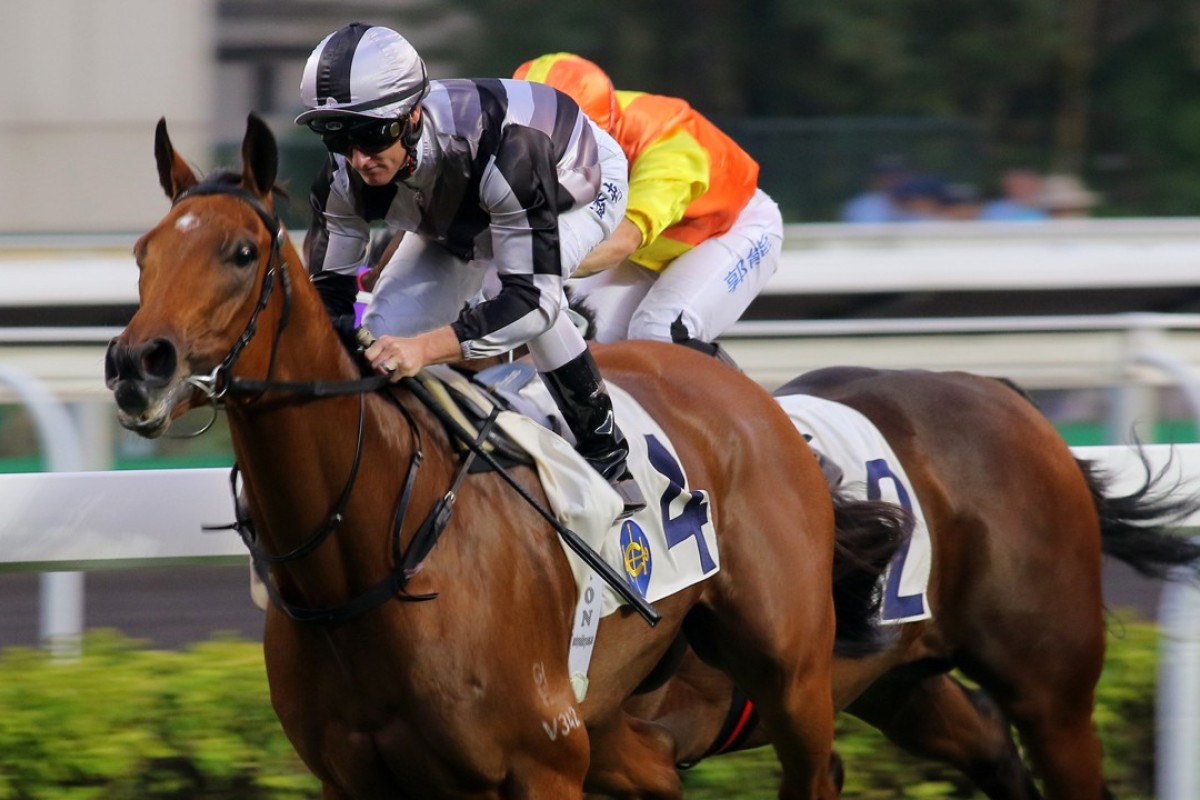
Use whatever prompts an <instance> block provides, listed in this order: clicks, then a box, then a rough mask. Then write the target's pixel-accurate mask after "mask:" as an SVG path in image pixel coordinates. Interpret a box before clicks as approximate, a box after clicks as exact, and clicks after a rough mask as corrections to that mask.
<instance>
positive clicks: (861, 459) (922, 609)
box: [775, 394, 933, 624]
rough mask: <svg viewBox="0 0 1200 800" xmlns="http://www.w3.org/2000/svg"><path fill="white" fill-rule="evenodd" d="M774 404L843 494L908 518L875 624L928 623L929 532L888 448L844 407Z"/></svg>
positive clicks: (807, 399) (815, 401)
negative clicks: (832, 466) (834, 474)
mask: <svg viewBox="0 0 1200 800" xmlns="http://www.w3.org/2000/svg"><path fill="white" fill-rule="evenodd" d="M775 399H776V401H777V402H778V403H779V405H780V406H781V407H782V408H783V410H784V411H785V412H787V415H788V416H789V417H790V418H791V420H792V424H793V425H795V426H796V429H797V430H798V431H800V433H801V434H803V435H804V436H805V438H807V439H808V440H809V442H810V443H811V445H812V447H813V449H814V450H816V451H818V452H820V453H821V454H822V455H823V456H824V457H825V458H827V459H829V460H830V461H833V462H834V463H836V464H837V465H838V467H840V468H841V470H842V472H843V477H842V483H841V486H840V488H841V489H842V490H843V491H845V492H848V493H849V494H850V495H851V496H853V497H855V498H857V499H861V500H884V501H887V502H890V503H895V504H896V505H899V506H901V507H902V508H904V509H906V510H907V511H908V512H909V513H910V514H911V515H912V517H911V518H912V520H913V530H912V532H911V535H910V537H909V540H908V542H907V544H905V545H902V546H901V547H900V549H899V550H897V551H896V555H895V556H893V558H892V563H891V564H890V565H889V566H888V569H887V572H886V573H885V574H884V576H883V578H882V587H881V588H882V591H883V603H882V607H881V610H880V621H881V622H882V623H884V624H899V623H901V622H914V621H916V620H921V619H928V618H929V617H930V616H931V612H930V611H929V603H928V601H927V598H926V592H927V590H928V588H929V569H930V565H931V564H932V557H933V556H932V545H931V542H930V538H929V527H928V524H927V523H926V520H925V513H924V512H923V511H922V510H921V503H920V501H919V500H918V498H917V494H916V492H915V491H914V490H913V488H912V482H911V481H910V480H909V479H908V475H907V474H906V473H905V471H904V465H903V464H901V463H900V459H899V458H898V457H897V456H896V454H895V452H893V451H892V448H891V445H889V444H888V442H887V440H886V439H885V438H884V437H883V434H881V433H880V432H879V429H878V428H876V427H875V425H874V424H872V423H871V421H870V420H869V419H867V418H866V417H865V416H863V415H862V414H861V413H859V412H858V411H856V410H854V409H853V408H850V407H849V406H845V405H842V404H841V403H835V402H833V401H831V400H825V399H822V398H819V397H811V396H809V395H802V394H794V395H786V396H783V397H776V398H775Z"/></svg>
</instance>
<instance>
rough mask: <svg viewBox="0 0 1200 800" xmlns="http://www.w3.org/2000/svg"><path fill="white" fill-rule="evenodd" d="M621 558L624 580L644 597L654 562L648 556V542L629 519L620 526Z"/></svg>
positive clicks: (639, 529) (641, 531) (640, 530)
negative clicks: (623, 566) (623, 567)
mask: <svg viewBox="0 0 1200 800" xmlns="http://www.w3.org/2000/svg"><path fill="white" fill-rule="evenodd" d="M621 558H622V561H623V562H624V565H625V579H626V580H627V581H629V585H630V586H632V587H633V588H634V589H637V591H638V594H640V595H641V596H642V597H645V596H646V591H647V590H648V589H649V588H650V570H651V569H652V568H653V566H654V562H653V558H652V556H651V555H650V540H649V539H648V538H647V537H646V533H645V531H643V530H642V528H641V526H640V525H638V524H637V523H636V522H634V521H633V520H631V519H627V520H625V522H624V523H622V525H621Z"/></svg>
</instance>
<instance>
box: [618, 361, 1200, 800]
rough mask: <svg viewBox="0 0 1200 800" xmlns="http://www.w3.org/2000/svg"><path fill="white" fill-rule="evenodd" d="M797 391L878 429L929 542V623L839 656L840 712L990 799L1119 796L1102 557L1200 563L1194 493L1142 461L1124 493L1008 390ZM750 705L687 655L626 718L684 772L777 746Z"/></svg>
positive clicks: (983, 382)
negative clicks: (1105, 670) (1106, 669)
mask: <svg viewBox="0 0 1200 800" xmlns="http://www.w3.org/2000/svg"><path fill="white" fill-rule="evenodd" d="M797 393H799V394H807V395H815V396H817V397H822V398H826V399H828V400H834V401H837V402H840V403H843V404H845V405H848V406H850V407H852V408H854V409H857V410H858V411H859V412H861V413H862V414H864V415H865V416H866V417H867V418H868V419H870V420H871V421H872V422H873V423H874V424H875V426H876V427H877V428H879V429H880V431H881V432H882V433H883V435H884V437H885V438H886V439H887V441H888V442H889V444H890V445H891V447H892V449H893V450H894V451H895V453H896V455H897V457H898V458H899V459H900V461H901V463H902V465H903V467H904V469H905V470H906V471H907V473H908V476H909V478H910V479H911V481H912V484H913V487H914V489H915V492H916V494H917V496H918V499H919V502H920V504H921V505H922V507H923V508H924V511H925V513H926V515H927V518H928V526H929V531H930V537H931V540H932V544H933V568H932V574H931V577H930V586H929V595H928V599H929V602H930V605H931V607H932V613H933V617H932V619H929V620H924V621H920V622H911V623H907V624H904V625H903V626H901V629H900V630H899V631H897V635H896V639H895V642H894V644H893V645H892V646H891V647H889V648H887V649H886V650H884V651H883V652H880V653H879V654H877V655H874V656H869V657H867V658H865V659H861V660H858V661H854V662H848V661H844V660H841V659H836V660H835V663H834V684H833V685H834V702H835V705H836V707H837V708H838V709H839V710H843V709H844V710H846V711H848V712H849V713H851V714H853V715H855V716H857V717H860V718H861V719H863V720H864V721H866V722H868V723H869V724H871V725H873V726H875V727H876V728H878V729H879V730H880V731H881V732H883V733H884V734H885V735H886V736H887V737H888V738H889V739H891V740H892V741H893V742H895V743H896V744H898V745H900V746H901V747H902V748H904V749H906V750H908V751H910V752H912V753H914V754H916V755H919V756H925V757H931V758H934V759H938V760H941V761H943V762H946V763H948V764H950V765H952V766H954V767H956V768H958V769H959V770H961V771H962V772H963V773H965V774H966V775H967V776H968V777H969V778H970V780H971V781H972V782H973V783H974V785H975V786H976V787H977V788H978V789H979V791H980V792H982V793H983V794H984V795H986V796H987V797H989V798H993V800H1031V799H1032V798H1039V797H1042V796H1043V794H1042V792H1044V796H1045V797H1047V798H1056V799H1058V800H1062V799H1064V798H1070V799H1072V800H1074V799H1075V798H1078V800H1099V799H1100V798H1104V797H1111V794H1110V792H1109V791H1108V789H1107V788H1106V786H1105V782H1104V778H1103V775H1102V771H1101V743H1100V742H1099V741H1098V739H1097V736H1096V733H1095V729H1094V726H1093V723H1092V710H1093V705H1094V694H1095V687H1096V683H1097V681H1098V680H1099V677H1100V673H1101V669H1102V667H1103V663H1104V651H1105V634H1106V630H1105V610H1104V606H1103V599H1102V595H1101V559H1102V555H1109V556H1112V557H1115V558H1117V559H1119V560H1121V561H1123V562H1125V563H1127V564H1130V565H1131V566H1133V567H1134V568H1136V569H1137V570H1138V571H1139V572H1141V573H1142V574H1144V575H1148V576H1152V577H1159V578H1163V577H1168V570H1169V569H1170V568H1171V567H1173V566H1189V567H1191V568H1192V570H1196V569H1197V566H1198V565H1200V560H1198V559H1200V547H1197V546H1196V545H1195V544H1192V543H1190V542H1189V541H1188V540H1186V539H1183V538H1181V537H1178V536H1173V535H1171V534H1169V533H1168V532H1167V529H1168V527H1169V525H1170V523H1171V522H1173V521H1175V520H1178V519H1181V518H1183V517H1185V516H1186V515H1188V514H1190V513H1192V512H1194V511H1195V510H1196V509H1197V507H1198V506H1200V503H1198V502H1197V498H1196V497H1195V496H1193V495H1187V494H1182V495H1174V496H1173V494H1172V490H1177V489H1178V488H1179V487H1177V486H1163V485H1161V481H1162V480H1163V477H1164V473H1159V474H1158V475H1155V474H1153V473H1151V472H1150V470H1149V467H1148V466H1147V475H1146V480H1145V483H1144V485H1142V487H1141V488H1140V489H1138V490H1137V491H1135V492H1133V493H1132V494H1130V495H1127V496H1113V495H1112V494H1111V493H1110V491H1109V490H1108V489H1107V479H1106V478H1105V477H1104V476H1103V475H1101V474H1100V473H1099V472H1098V471H1097V469H1096V468H1095V467H1094V466H1093V465H1091V464H1089V463H1088V462H1085V461H1081V460H1079V459H1077V458H1076V457H1075V456H1074V454H1073V453H1072V452H1071V450H1070V449H1069V448H1068V446H1067V445H1066V443H1065V442H1064V441H1063V440H1062V438H1061V437H1060V436H1059V435H1058V433H1057V432H1056V430H1055V429H1054V427H1053V426H1052V425H1051V424H1050V422H1049V421H1048V420H1047V419H1046V418H1045V417H1044V416H1043V415H1042V414H1041V413H1040V412H1039V411H1038V409H1037V408H1036V407H1035V406H1034V404H1033V402H1032V401H1031V400H1030V399H1029V398H1028V397H1027V396H1026V395H1025V394H1024V393H1022V392H1020V391H1019V390H1018V389H1017V388H1016V387H1015V386H1014V385H1013V384H1010V383H1009V382H1007V381H1003V380H998V379H993V378H987V377H981V376H977V375H971V374H966V373H961V372H943V373H939V372H926V371H920V370H898V371H892V370H876V369H865V368H851V367H835V368H829V369H822V370H817V371H814V372H810V373H807V374H805V375H802V376H800V377H799V378H796V379H794V380H793V381H791V382H790V383H788V384H786V385H785V386H783V387H782V388H781V389H779V390H778V391H777V392H776V394H780V395H788V394H797ZM952 668H958V669H959V670H961V672H962V674H964V675H966V676H967V677H969V678H971V679H972V680H973V681H975V682H976V683H978V685H979V687H980V688H979V689H974V688H968V687H967V686H965V685H964V684H963V683H961V682H960V681H959V680H958V679H956V678H955V677H954V676H953V675H951V673H950V670H951V669H952ZM739 697H744V696H743V695H740V693H739V692H738V691H737V689H736V688H735V685H734V683H733V682H732V681H731V680H730V679H729V678H728V677H727V676H725V675H722V674H720V673H717V672H715V671H713V670H711V669H710V668H709V667H707V666H706V665H704V664H703V663H701V662H700V661H699V660H697V659H695V658H688V659H686V660H685V661H684V662H683V665H682V667H681V669H680V671H679V672H678V673H677V675H676V677H674V678H673V679H672V680H671V681H669V682H668V683H667V684H665V685H664V686H663V688H661V689H659V690H658V691H657V692H655V693H653V694H650V695H647V696H645V697H642V698H639V699H637V700H635V701H633V702H632V703H631V706H630V708H631V711H632V712H633V713H636V714H638V715H640V716H643V717H644V718H647V719H652V720H656V721H657V722H658V723H659V724H661V725H662V726H664V727H665V728H666V729H668V730H670V731H671V733H672V735H673V737H674V738H675V740H676V743H677V753H676V758H677V759H678V760H679V761H680V762H695V761H697V760H699V759H701V758H703V757H705V756H706V755H710V754H712V753H713V751H714V749H717V748H720V747H721V746H722V745H723V744H730V743H732V742H735V741H736V745H735V746H734V747H733V748H732V749H745V748H749V747H755V746H759V745H761V744H763V743H765V742H766V741H767V731H766V730H764V729H762V728H758V729H756V730H750V729H748V728H747V727H746V726H745V721H746V719H748V718H750V712H749V709H748V708H747V707H746V705H745V704H744V703H743V702H742V701H741V700H740V699H735V698H739ZM731 712H733V713H732V714H731ZM735 721H740V722H741V723H742V727H741V728H740V729H736V728H735V726H734V725H731V724H730V723H732V722H735ZM768 727H769V726H768ZM1012 727H1015V729H1016V730H1017V732H1018V733H1019V734H1020V741H1021V743H1022V744H1023V745H1024V750H1025V753H1026V754H1027V755H1028V757H1029V761H1030V762H1031V763H1030V764H1029V765H1027V764H1026V763H1025V761H1024V760H1023V759H1022V756H1021V753H1020V751H1019V750H1018V748H1017V745H1016V742H1015V741H1014V738H1013V736H1012V732H1011V730H1012ZM1035 775H1036V776H1037V777H1038V778H1039V779H1040V781H1041V789H1039V787H1038V785H1037V783H1036V782H1035Z"/></svg>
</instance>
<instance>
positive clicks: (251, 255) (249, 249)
mask: <svg viewBox="0 0 1200 800" xmlns="http://www.w3.org/2000/svg"><path fill="white" fill-rule="evenodd" d="M257 261H258V248H257V247H255V246H254V245H253V244H250V243H249V242H244V243H242V244H239V245H238V246H237V247H236V248H235V249H234V251H233V263H234V264H237V265H238V266H239V267H248V266H250V265H251V264H254V263H255V262H257Z"/></svg>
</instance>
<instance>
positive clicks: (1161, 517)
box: [1076, 444, 1200, 579]
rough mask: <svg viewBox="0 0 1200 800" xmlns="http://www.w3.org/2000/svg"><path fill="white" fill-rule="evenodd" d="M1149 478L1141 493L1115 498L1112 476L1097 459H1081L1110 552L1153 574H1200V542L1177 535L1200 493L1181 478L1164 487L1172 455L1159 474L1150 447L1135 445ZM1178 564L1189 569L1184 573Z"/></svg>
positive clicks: (1196, 508) (1199, 501)
mask: <svg viewBox="0 0 1200 800" xmlns="http://www.w3.org/2000/svg"><path fill="white" fill-rule="evenodd" d="M1135 447H1136V448H1137V454H1138V458H1139V459H1140V460H1141V462H1142V467H1143V468H1144V469H1145V474H1146V480H1145V482H1144V483H1143V484H1142V486H1141V488H1139V489H1137V491H1135V492H1133V493H1131V494H1128V495H1123V496H1120V497H1113V496H1111V495H1109V494H1108V490H1109V487H1110V485H1111V483H1112V477H1111V476H1109V475H1106V474H1104V473H1103V472H1102V471H1101V470H1100V468H1099V467H1097V466H1096V464H1094V463H1093V462H1090V461H1084V460H1082V459H1076V462H1077V463H1078V464H1079V469H1080V470H1082V471H1083V475H1084V478H1086V479H1087V483H1088V488H1089V489H1091V492H1092V501H1093V502H1094V503H1095V505H1096V511H1097V513H1098V514H1099V515H1100V539H1101V546H1102V549H1103V551H1104V554H1105V555H1108V556H1112V557H1113V558H1116V559H1118V560H1120V561H1123V562H1125V563H1126V564H1128V565H1129V566H1131V567H1133V568H1134V569H1135V570H1137V571H1138V572H1140V573H1141V574H1142V575H1145V576H1147V577H1151V578H1160V579H1164V578H1176V577H1184V576H1186V577H1190V578H1192V579H1198V578H1200V543H1198V542H1196V541H1193V540H1189V539H1186V538H1184V537H1182V536H1180V535H1178V534H1176V533H1172V529H1173V528H1177V527H1178V525H1179V523H1180V522H1181V521H1182V520H1184V519H1186V518H1187V517H1189V516H1190V515H1192V514H1194V513H1196V512H1197V511H1200V494H1197V493H1196V492H1195V491H1193V490H1191V489H1189V487H1187V486H1185V485H1184V481H1183V480H1182V478H1181V479H1179V480H1176V481H1174V482H1171V483H1168V484H1167V485H1163V480H1164V479H1165V478H1166V475H1167V471H1168V470H1169V469H1170V467H1171V464H1172V462H1173V461H1174V453H1172V458H1171V459H1169V460H1168V461H1167V463H1166V464H1165V465H1163V467H1162V469H1160V470H1159V471H1158V472H1154V470H1153V469H1152V468H1151V467H1150V461H1149V459H1148V458H1147V457H1146V453H1145V450H1144V449H1143V448H1142V447H1141V445H1140V444H1138V445H1135ZM1173 567H1186V568H1187V571H1185V572H1184V573H1182V575H1181V574H1180V573H1179V572H1177V571H1173V570H1172V568H1173Z"/></svg>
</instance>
